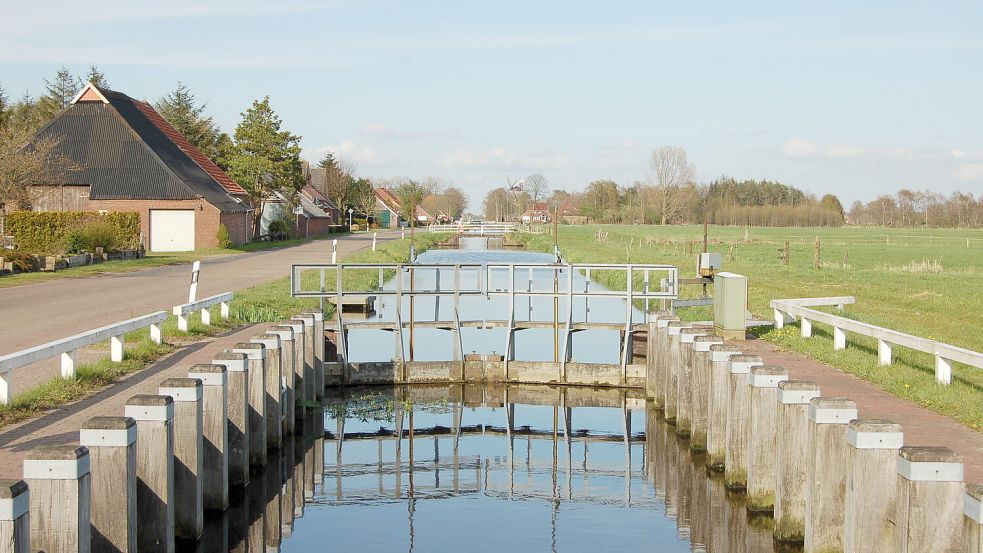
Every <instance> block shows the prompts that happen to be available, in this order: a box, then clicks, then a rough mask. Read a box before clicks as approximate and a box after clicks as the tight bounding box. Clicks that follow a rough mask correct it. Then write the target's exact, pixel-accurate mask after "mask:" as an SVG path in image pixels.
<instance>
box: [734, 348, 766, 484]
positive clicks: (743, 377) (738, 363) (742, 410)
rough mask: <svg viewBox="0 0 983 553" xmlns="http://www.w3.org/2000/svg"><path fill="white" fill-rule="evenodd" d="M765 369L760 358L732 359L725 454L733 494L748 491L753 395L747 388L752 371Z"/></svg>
mask: <svg viewBox="0 0 983 553" xmlns="http://www.w3.org/2000/svg"><path fill="white" fill-rule="evenodd" d="M762 365H764V361H762V359H761V357H759V356H757V355H732V356H731V357H730V380H729V382H728V386H729V392H728V396H727V406H728V412H727V430H726V432H727V444H726V445H727V449H726V450H725V452H724V465H725V466H724V485H725V486H727V489H729V490H745V489H747V449H748V432H749V430H750V425H751V421H750V417H751V394H750V393H749V391H750V389H749V388H750V387H749V386H748V384H747V381H748V375H749V374H750V373H751V368H752V367H760V366H762Z"/></svg>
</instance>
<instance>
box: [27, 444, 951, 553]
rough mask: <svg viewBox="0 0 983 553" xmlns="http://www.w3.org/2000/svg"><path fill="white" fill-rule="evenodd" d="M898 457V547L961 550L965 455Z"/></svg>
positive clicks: (920, 450) (937, 450) (925, 452)
mask: <svg viewBox="0 0 983 553" xmlns="http://www.w3.org/2000/svg"><path fill="white" fill-rule="evenodd" d="M897 460H898V479H897V485H898V498H897V504H896V508H895V530H896V534H895V536H896V538H895V539H896V541H897V549H896V551H898V552H899V553H916V552H917V553H947V552H950V551H959V548H960V547H961V545H962V532H963V516H964V515H963V511H964V509H965V497H964V495H965V494H964V485H963V458H962V455H960V454H959V453H958V452H956V451H953V450H951V449H949V448H947V447H902V448H901V449H900V450H899V451H898V458H897ZM32 495H33V492H32Z"/></svg>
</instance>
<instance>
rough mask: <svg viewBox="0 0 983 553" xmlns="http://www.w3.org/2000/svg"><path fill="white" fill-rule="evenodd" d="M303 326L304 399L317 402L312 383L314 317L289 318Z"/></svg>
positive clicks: (298, 316) (299, 316)
mask: <svg viewBox="0 0 983 553" xmlns="http://www.w3.org/2000/svg"><path fill="white" fill-rule="evenodd" d="M291 320H292V321H298V322H300V323H301V324H303V325H304V398H305V399H306V400H307V401H310V402H313V401H316V400H317V395H316V393H315V388H316V386H315V383H314V350H315V347H316V346H315V345H314V316H313V315H297V316H296V317H292V318H291Z"/></svg>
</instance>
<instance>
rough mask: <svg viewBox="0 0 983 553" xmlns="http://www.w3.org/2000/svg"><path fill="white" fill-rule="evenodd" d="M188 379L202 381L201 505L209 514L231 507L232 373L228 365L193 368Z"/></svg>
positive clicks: (203, 365) (195, 366)
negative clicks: (230, 421)
mask: <svg viewBox="0 0 983 553" xmlns="http://www.w3.org/2000/svg"><path fill="white" fill-rule="evenodd" d="M188 378H196V379H198V380H200V381H201V413H202V417H201V438H202V455H201V458H202V471H201V503H202V508H203V509H205V510H207V511H224V510H225V508H226V507H228V506H229V422H228V421H229V414H228V404H227V401H228V373H227V372H226V370H225V365H216V364H201V365H192V366H191V370H189V371H188Z"/></svg>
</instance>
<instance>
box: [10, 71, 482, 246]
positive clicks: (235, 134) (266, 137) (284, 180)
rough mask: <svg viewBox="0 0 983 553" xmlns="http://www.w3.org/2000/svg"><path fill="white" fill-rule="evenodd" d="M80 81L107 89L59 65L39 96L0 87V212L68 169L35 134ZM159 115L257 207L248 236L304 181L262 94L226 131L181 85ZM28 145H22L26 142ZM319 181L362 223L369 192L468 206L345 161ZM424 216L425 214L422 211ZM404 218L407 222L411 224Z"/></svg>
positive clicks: (295, 138)
mask: <svg viewBox="0 0 983 553" xmlns="http://www.w3.org/2000/svg"><path fill="white" fill-rule="evenodd" d="M86 82H91V83H92V84H94V85H96V86H98V87H101V88H107V89H108V88H109V87H110V84H109V81H108V79H107V78H106V76H105V75H104V74H103V73H102V72H101V71H100V70H99V68H98V67H96V66H95V65H92V66H90V68H89V71H88V73H87V74H85V75H81V76H75V75H73V74H72V72H71V71H70V70H69V69H68V68H67V67H62V68H61V69H59V70H58V72H57V73H56V74H55V76H54V78H53V79H51V80H48V79H45V80H44V93H43V94H41V95H39V96H36V97H35V96H31V95H30V94H26V93H25V94H24V95H23V96H22V97H20V98H19V99H17V100H11V99H10V97H9V96H8V94H7V93H6V91H5V90H4V88H3V86H2V85H0V210H2V209H6V207H7V206H11V207H17V208H26V207H30V206H29V204H30V201H31V194H30V187H31V185H34V184H41V183H44V182H54V181H56V179H57V178H58V176H59V175H60V174H63V173H64V172H66V171H68V170H70V169H71V164H70V162H69V161H68V160H65V159H61V158H59V157H58V156H57V155H56V154H55V153H54V152H55V151H56V148H55V147H56V145H57V143H56V142H54V141H52V140H46V141H45V140H35V136H34V135H35V133H36V132H37V131H38V130H39V129H40V128H41V127H42V126H43V125H45V124H46V123H47V122H48V121H50V120H51V119H52V118H54V117H55V116H56V115H57V114H58V113H59V112H60V111H61V110H63V109H65V108H66V107H68V106H69V104H70V103H71V101H72V99H73V98H74V97H75V95H76V94H78V92H79V90H81V88H82V86H83V85H84V84H85V83H86ZM152 104H153V106H154V108H155V109H156V110H157V112H158V113H160V115H161V116H162V117H163V118H164V119H165V120H166V121H167V122H168V123H170V124H171V125H172V126H173V127H174V128H175V129H176V130H177V131H178V132H180V133H181V134H182V135H184V137H185V138H187V139H188V141H189V142H191V143H192V144H193V145H194V146H195V147H196V148H198V149H199V150H200V151H201V152H202V153H203V154H205V155H206V156H208V157H209V158H210V159H211V160H212V161H213V162H215V164H216V165H218V166H219V167H220V168H221V169H222V170H223V171H225V172H226V173H227V174H228V175H229V177H231V178H232V179H233V180H235V181H236V183H237V184H239V185H240V186H241V187H242V188H243V189H244V190H245V191H246V193H247V194H248V195H249V197H250V199H251V200H252V201H253V203H254V205H255V206H256V207H257V209H256V212H255V219H254V225H253V226H254V234H255V235H257V236H258V234H259V232H260V226H259V221H260V218H261V216H262V210H263V205H264V203H265V202H266V201H267V200H268V199H270V198H271V197H273V196H274V194H275V193H280V194H282V195H283V196H284V197H286V198H288V201H290V202H291V203H293V204H296V203H297V202H298V194H299V193H300V191H301V190H302V189H303V188H304V186H305V185H306V184H307V178H306V177H305V174H304V162H303V160H302V159H301V147H300V140H301V137H300V136H299V135H296V134H294V133H292V132H290V131H289V130H287V129H285V128H284V125H283V121H282V120H281V119H280V117H279V116H278V115H277V114H276V112H275V111H274V109H273V106H272V105H271V102H270V98H269V96H264V97H262V98H260V99H256V100H254V101H253V102H252V104H251V105H250V106H249V107H248V108H246V110H245V111H243V112H242V113H240V117H241V119H240V121H239V123H238V124H237V125H236V127H235V129H234V130H233V131H232V133H231V134H230V133H227V132H225V131H223V130H222V129H221V128H219V126H218V125H217V124H216V123H215V121H214V119H213V118H212V117H211V116H210V115H209V114H208V112H207V103H205V102H199V101H198V100H197V99H196V98H195V95H194V93H193V92H192V91H191V90H190V89H189V88H188V86H187V85H185V84H184V83H183V82H180V81H179V82H178V83H177V86H176V88H175V89H174V90H172V91H171V92H169V93H167V94H166V95H164V96H162V97H161V98H159V99H157V100H156V101H154V102H152ZM28 143H30V144H31V147H30V148H25V147H24V146H25V144H28ZM317 166H318V167H319V168H320V169H322V170H324V172H325V178H324V179H319V180H318V181H316V187H318V188H319V192H321V193H322V194H324V195H325V196H327V197H328V198H330V199H331V200H332V201H333V202H334V203H335V205H337V206H338V207H339V209H341V210H342V212H346V211H347V210H348V209H352V210H353V211H354V212H355V213H358V214H360V215H361V217H362V218H367V219H371V218H372V217H374V216H375V214H376V209H375V208H376V202H375V195H374V188H375V187H376V186H386V187H393V188H396V189H401V190H403V192H404V193H407V194H409V195H408V199H411V200H414V199H415V198H416V195H417V194H418V195H419V200H418V201H416V202H415V204H416V205H422V206H423V207H424V208H425V209H427V208H428V206H429V208H432V209H434V210H440V211H441V212H443V213H446V214H447V216H448V217H452V218H453V217H459V216H460V215H461V214H462V213H463V211H464V209H465V208H466V207H467V199H466V197H465V196H464V194H463V193H462V192H461V191H460V190H459V189H457V188H455V187H453V186H446V185H443V184H442V183H441V182H440V181H439V180H437V179H432V178H429V179H424V180H421V181H415V180H413V179H391V180H389V181H385V182H379V183H378V184H376V183H373V182H372V181H371V180H369V179H368V178H365V177H360V176H358V174H357V168H356V167H355V165H354V164H353V163H351V162H349V161H346V160H342V159H337V158H336V157H335V156H334V155H333V154H332V153H328V154H326V155H325V156H324V157H323V158H322V159H321V160H320V161H319V162H318V164H317ZM428 211H429V209H428ZM414 212H415V208H414V209H412V210H410V211H409V212H408V213H409V215H411V216H408V217H405V218H406V219H407V220H415V217H412V214H413V213H414Z"/></svg>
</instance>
